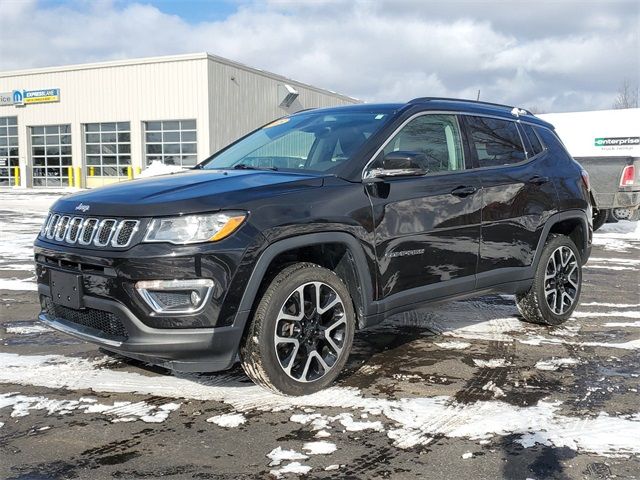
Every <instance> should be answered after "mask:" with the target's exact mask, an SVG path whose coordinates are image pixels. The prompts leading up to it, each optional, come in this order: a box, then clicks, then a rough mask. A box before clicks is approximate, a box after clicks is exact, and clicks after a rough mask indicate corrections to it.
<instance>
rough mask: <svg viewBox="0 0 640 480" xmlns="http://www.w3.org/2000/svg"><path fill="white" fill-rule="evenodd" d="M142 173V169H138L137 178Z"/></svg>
mask: <svg viewBox="0 0 640 480" xmlns="http://www.w3.org/2000/svg"><path fill="white" fill-rule="evenodd" d="M141 173H142V168H140V167H136V176H138V175H140V174H141Z"/></svg>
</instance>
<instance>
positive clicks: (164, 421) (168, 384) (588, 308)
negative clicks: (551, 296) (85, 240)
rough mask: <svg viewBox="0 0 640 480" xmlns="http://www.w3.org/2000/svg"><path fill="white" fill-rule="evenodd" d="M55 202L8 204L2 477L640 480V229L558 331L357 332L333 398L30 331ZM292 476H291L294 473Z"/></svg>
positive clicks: (464, 323)
mask: <svg viewBox="0 0 640 480" xmlns="http://www.w3.org/2000/svg"><path fill="white" fill-rule="evenodd" d="M53 198H54V196H53V195H45V194H38V195H37V194H33V193H30V194H14V193H0V224H1V225H2V229H1V231H0V478H14V479H63V478H81V479H82V478H91V479H101V478H125V479H128V478H158V477H163V478H172V479H173V478H175V479H182V478H216V479H217V478H234V479H235V478H271V477H277V476H280V477H281V478H296V477H298V476H304V477H305V478H341V479H342V478H393V479H396V478H399V479H404V478H452V479H453V478H455V479H458V478H473V479H476V478H482V479H484V478H486V479H494V478H509V479H511V478H513V479H523V480H524V479H526V478H535V479H543V478H557V479H565V478H570V479H573V478H586V479H605V478H613V477H615V478H640V402H639V401H638V400H639V399H640V396H639V393H638V389H639V388H640V273H639V272H640V230H637V229H636V230H634V228H635V225H633V224H623V223H620V224H615V225H607V226H605V228H604V229H603V232H602V233H600V232H598V233H597V234H596V238H595V246H594V250H593V254H592V259H591V261H590V262H589V264H588V265H587V267H586V268H585V270H584V284H583V291H582V299H581V305H580V307H579V308H578V310H577V311H576V313H575V315H574V316H573V318H571V319H570V320H569V321H568V322H567V323H566V324H564V325H562V326H560V327H553V328H547V327H542V326H536V325H529V324H526V323H523V322H521V321H520V319H519V316H518V313H517V309H516V308H515V304H514V301H513V298H512V297H510V296H486V297H482V298H478V299H470V300H467V301H461V302H455V303H449V304H440V305H436V306H433V307H432V308H429V309H421V310H417V311H413V312H409V313H406V314H403V315H399V316H395V317H392V318H389V319H388V320H387V321H386V322H385V323H384V324H382V325H380V326H379V327H377V328H375V329H371V330H367V331H362V332H359V333H358V334H357V335H356V340H355V346H354V349H353V353H352V356H351V358H350V361H349V364H348V368H347V369H346V371H345V372H344V374H343V375H342V376H341V378H340V380H339V382H338V383H337V385H336V386H335V387H332V388H331V389H328V390H326V391H324V392H320V393H318V394H315V395H312V396H308V397H302V398H286V397H281V396H277V395H273V394H270V393H267V392H265V391H264V390H261V389H260V388H259V387H256V386H254V385H253V384H252V383H251V382H250V381H249V380H248V379H247V378H246V377H245V376H244V374H243V372H242V370H241V369H240V368H239V367H236V368H234V369H232V370H231V371H229V372H223V373H219V374H209V375H186V374H172V373H171V372H168V371H165V370H162V369H159V368H156V367H150V366H147V365H144V364H141V363H139V362H134V361H128V360H123V359H120V358H117V357H114V356H109V355H105V354H103V353H102V352H100V351H99V350H98V349H97V348H96V347H94V346H93V345H90V344H87V343H84V342H81V341H77V340H75V339H72V338H69V337H66V336H64V335H61V334H58V333H56V332H53V331H51V330H48V329H47V328H46V327H43V326H41V325H39V324H38V323H37V322H36V321H35V318H36V315H37V313H38V311H39V307H38V302H37V297H36V293H35V291H34V288H35V284H34V283H33V271H32V270H31V268H32V267H31V266H30V253H29V243H30V242H31V241H32V240H33V237H34V236H35V233H36V232H37V230H38V228H39V223H40V219H41V218H42V216H43V215H44V213H45V212H46V208H47V205H48V204H49V203H50V202H51V200H53ZM287 472H291V473H287Z"/></svg>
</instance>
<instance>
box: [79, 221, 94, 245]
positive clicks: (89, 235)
mask: <svg viewBox="0 0 640 480" xmlns="http://www.w3.org/2000/svg"><path fill="white" fill-rule="evenodd" d="M97 224H98V219H97V218H87V219H86V220H85V221H84V224H83V225H82V230H80V238H79V239H78V243H79V244H80V245H90V244H91V242H92V241H93V236H94V235H95V233H96V225H97Z"/></svg>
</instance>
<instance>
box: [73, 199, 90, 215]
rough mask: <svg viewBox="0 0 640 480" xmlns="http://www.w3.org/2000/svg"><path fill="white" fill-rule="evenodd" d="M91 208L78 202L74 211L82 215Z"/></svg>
mask: <svg viewBox="0 0 640 480" xmlns="http://www.w3.org/2000/svg"><path fill="white" fill-rule="evenodd" d="M90 208H91V207H90V206H89V205H85V204H84V203H82V202H80V203H79V204H78V205H77V206H76V210H79V211H81V212H82V213H84V212H86V211H87V210H89V209H90Z"/></svg>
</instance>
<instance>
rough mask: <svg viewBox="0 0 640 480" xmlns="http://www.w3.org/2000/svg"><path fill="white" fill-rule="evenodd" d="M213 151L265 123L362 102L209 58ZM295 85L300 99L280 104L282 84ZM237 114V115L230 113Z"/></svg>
mask: <svg viewBox="0 0 640 480" xmlns="http://www.w3.org/2000/svg"><path fill="white" fill-rule="evenodd" d="M208 72H209V102H210V103H209V125H210V126H211V127H210V128H211V131H210V143H211V148H210V152H211V153H214V152H216V151H218V150H219V149H220V148H222V147H224V146H225V145H228V144H229V143H230V142H232V141H234V140H236V139H237V138H239V137H241V136H242V135H244V134H246V133H248V132H250V131H252V130H254V129H256V128H258V127H259V126H261V125H264V124H265V123H268V122H270V121H271V120H274V119H276V118H279V117H282V116H284V115H287V114H291V113H295V112H297V111H299V110H302V109H305V108H314V107H332V106H337V105H348V104H353V103H358V101H357V100H355V99H349V98H347V97H343V96H341V95H337V94H335V95H333V94H331V93H330V92H326V93H324V92H322V91H319V90H318V89H313V88H309V87H307V86H304V85H301V84H299V83H298V82H295V81H293V80H288V79H278V78H273V76H271V75H270V74H267V73H265V74H264V75H261V74H259V73H255V72H254V71H247V70H244V69H241V68H236V67H234V66H231V65H227V64H223V63H219V62H216V61H215V60H211V59H209V61H208ZM283 83H287V84H289V85H291V86H293V87H294V88H295V89H296V90H297V91H298V92H299V96H298V98H297V100H296V102H294V104H293V105H292V106H291V107H290V108H289V109H284V108H282V107H280V106H279V105H278V85H279V84H280V85H281V84H283ZM230 112H233V114H230Z"/></svg>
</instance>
